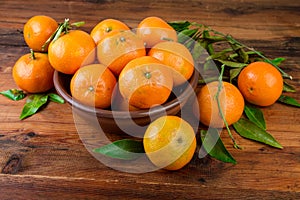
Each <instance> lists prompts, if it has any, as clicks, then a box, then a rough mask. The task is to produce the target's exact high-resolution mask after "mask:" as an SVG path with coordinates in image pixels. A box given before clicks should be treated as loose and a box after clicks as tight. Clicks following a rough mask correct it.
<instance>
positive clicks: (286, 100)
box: [278, 95, 300, 107]
mask: <svg viewBox="0 0 300 200" xmlns="http://www.w3.org/2000/svg"><path fill="white" fill-rule="evenodd" d="M278 101H279V102H281V103H284V104H287V105H291V106H295V107H300V103H299V102H298V101H297V100H296V99H294V98H293V97H289V96H285V95H281V96H280V97H279V99H278Z"/></svg>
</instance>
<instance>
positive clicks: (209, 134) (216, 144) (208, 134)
mask: <svg viewBox="0 0 300 200" xmlns="http://www.w3.org/2000/svg"><path fill="white" fill-rule="evenodd" d="M200 133H201V141H202V146H201V149H200V151H199V157H204V155H205V151H206V152H207V153H208V154H209V155H210V156H211V157H213V158H216V159H217V160H220V161H223V162H229V163H234V164H236V163H237V162H236V160H235V159H234V158H233V157H232V155H231V154H230V153H229V152H228V151H227V149H226V147H225V146H224V144H223V142H222V140H221V138H220V136H219V132H218V130H217V129H214V128H210V129H209V130H208V131H206V130H201V132H200ZM203 148H204V150H205V151H203Z"/></svg>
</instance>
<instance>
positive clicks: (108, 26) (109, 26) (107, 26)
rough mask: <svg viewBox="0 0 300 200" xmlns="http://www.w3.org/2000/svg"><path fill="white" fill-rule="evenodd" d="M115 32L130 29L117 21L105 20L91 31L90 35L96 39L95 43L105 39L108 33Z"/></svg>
mask: <svg viewBox="0 0 300 200" xmlns="http://www.w3.org/2000/svg"><path fill="white" fill-rule="evenodd" d="M113 30H130V29H129V27H128V26H127V25H126V24H125V23H123V22H121V21H119V20H116V19H104V20H102V21H100V22H99V23H98V24H97V25H96V26H95V27H94V28H93V29H92V31H91V33H90V35H91V36H92V38H93V39H94V41H95V43H96V44H98V42H99V41H100V40H101V39H103V38H104V37H105V36H106V35H107V34H108V33H110V32H111V31H113Z"/></svg>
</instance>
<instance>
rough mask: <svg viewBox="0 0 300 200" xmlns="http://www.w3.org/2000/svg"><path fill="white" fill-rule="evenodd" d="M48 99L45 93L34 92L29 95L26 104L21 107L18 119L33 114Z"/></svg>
mask: <svg viewBox="0 0 300 200" xmlns="http://www.w3.org/2000/svg"><path fill="white" fill-rule="evenodd" d="M47 101H48V95H45V94H34V95H31V96H30V97H29V98H28V99H27V102H26V104H25V105H24V107H23V110H22V113H21V115H20V119H21V120H22V119H25V118H26V117H29V116H31V115H33V114H35V113H36V112H37V111H38V110H39V109H40V108H41V107H42V106H43V105H44V104H46V103H47Z"/></svg>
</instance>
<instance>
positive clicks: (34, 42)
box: [23, 15, 58, 52]
mask: <svg viewBox="0 0 300 200" xmlns="http://www.w3.org/2000/svg"><path fill="white" fill-rule="evenodd" d="M57 27H58V23H57V22H56V21H55V20H54V19H53V18H51V17H49V16H45V15H36V16H33V17H31V18H30V19H29V20H28V21H27V22H26V23H25V25H24V28H23V36H24V40H25V42H26V44H27V45H28V46H29V48H30V49H32V50H34V51H39V52H47V50H48V45H46V46H44V44H45V42H46V41H47V40H48V38H49V37H50V36H51V35H52V34H53V33H54V32H55V31H56V29H57Z"/></svg>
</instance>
